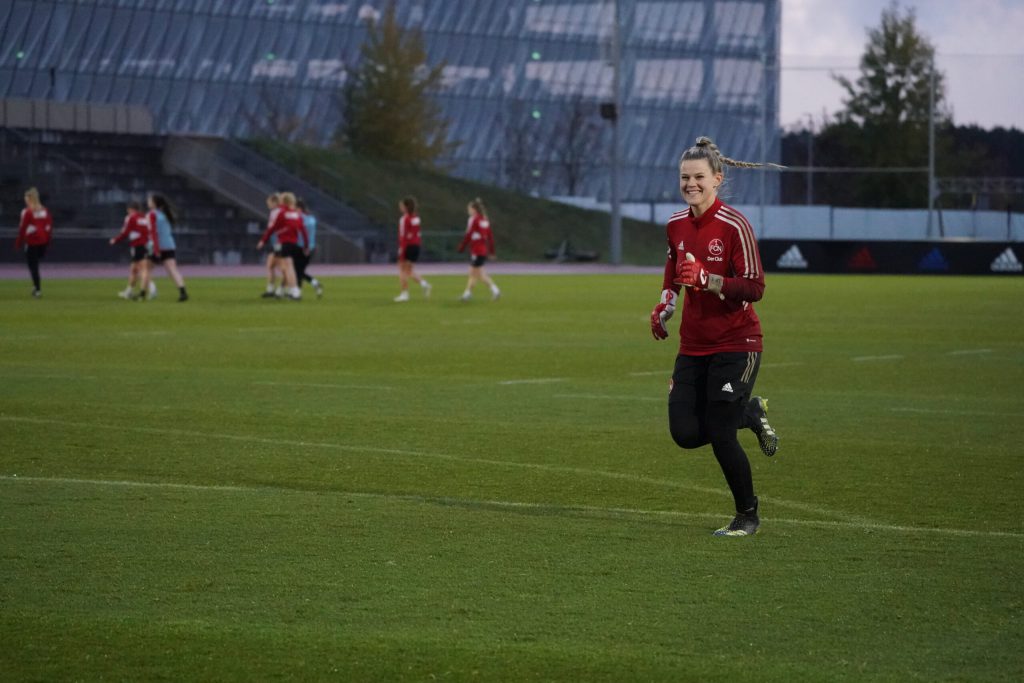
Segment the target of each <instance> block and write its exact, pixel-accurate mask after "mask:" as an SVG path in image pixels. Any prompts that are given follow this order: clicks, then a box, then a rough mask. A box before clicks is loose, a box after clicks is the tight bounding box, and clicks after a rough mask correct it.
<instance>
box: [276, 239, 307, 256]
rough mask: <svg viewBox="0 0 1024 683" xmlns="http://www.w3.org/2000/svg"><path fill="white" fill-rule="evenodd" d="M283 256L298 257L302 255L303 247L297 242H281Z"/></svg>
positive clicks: (281, 254)
mask: <svg viewBox="0 0 1024 683" xmlns="http://www.w3.org/2000/svg"><path fill="white" fill-rule="evenodd" d="M279 255H280V256H281V258H291V259H293V258H298V257H301V256H302V247H300V246H299V245H298V244H296V243H295V242H284V243H282V244H281V253H280V254H279Z"/></svg>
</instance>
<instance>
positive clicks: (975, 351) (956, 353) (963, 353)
mask: <svg viewBox="0 0 1024 683" xmlns="http://www.w3.org/2000/svg"><path fill="white" fill-rule="evenodd" d="M980 353H992V349H963V350H961V351H950V352H949V353H947V354H946V355H947V356H973V355H974V354H980Z"/></svg>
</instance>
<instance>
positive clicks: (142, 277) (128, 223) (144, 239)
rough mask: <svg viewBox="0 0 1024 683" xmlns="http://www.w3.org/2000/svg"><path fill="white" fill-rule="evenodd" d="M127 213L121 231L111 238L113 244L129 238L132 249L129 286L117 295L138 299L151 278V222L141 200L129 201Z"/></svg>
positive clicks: (129, 245) (123, 297) (129, 246)
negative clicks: (137, 290) (136, 288)
mask: <svg viewBox="0 0 1024 683" xmlns="http://www.w3.org/2000/svg"><path fill="white" fill-rule="evenodd" d="M125 213H126V215H125V217H124V224H123V225H122V226H121V232H119V233H118V234H117V236H115V237H111V238H110V245H111V246H113V245H115V244H117V243H118V242H120V241H121V240H125V239H126V240H128V248H129V249H130V250H131V252H130V254H131V260H132V264H131V267H130V268H129V270H128V286H127V287H125V288H124V289H123V290H122V291H120V292H118V293H117V295H118V296H119V297H121V298H122V299H138V298H140V296H142V295H144V294H145V291H146V290H145V289H144V287H145V285H144V283H145V282H147V281H148V280H149V241H150V240H149V232H150V231H149V222H148V221H147V220H146V215H145V214H144V213H142V205H141V204H139V202H128V206H127V207H126V211H125ZM136 285H138V286H139V294H138V295H136V294H135V286H136ZM142 298H144V296H143V297H142Z"/></svg>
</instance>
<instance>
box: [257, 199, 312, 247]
mask: <svg viewBox="0 0 1024 683" xmlns="http://www.w3.org/2000/svg"><path fill="white" fill-rule="evenodd" d="M275 234H276V235H277V241H278V242H280V243H281V244H298V242H299V235H302V239H303V240H304V242H303V244H309V233H307V232H306V224H305V222H303V220H302V212H301V211H299V210H298V209H288V208H284V207H282V208H279V209H274V211H272V212H271V214H270V225H268V226H267V229H266V230H265V231H264V233H263V237H261V238H260V241H261V242H266V241H267V240H269V239H270V236H271V235H275Z"/></svg>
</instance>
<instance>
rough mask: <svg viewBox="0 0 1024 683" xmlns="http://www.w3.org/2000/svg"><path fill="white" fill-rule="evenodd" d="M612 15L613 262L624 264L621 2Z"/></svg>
mask: <svg viewBox="0 0 1024 683" xmlns="http://www.w3.org/2000/svg"><path fill="white" fill-rule="evenodd" d="M612 6H613V10H612V11H613V15H612V22H613V26H612V54H611V57H612V103H613V107H614V109H613V112H614V116H613V117H612V154H611V157H612V158H611V188H610V189H611V204H612V206H611V209H612V216H611V218H612V223H611V249H610V251H611V262H612V264H614V265H619V264H621V263H622V204H621V200H620V198H619V191H620V190H619V164H620V161H621V160H620V159H619V117H620V116H621V115H622V97H621V94H620V93H619V62H620V60H621V57H622V54H621V44H620V42H619V41H620V36H619V2H618V0H613V2H612Z"/></svg>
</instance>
